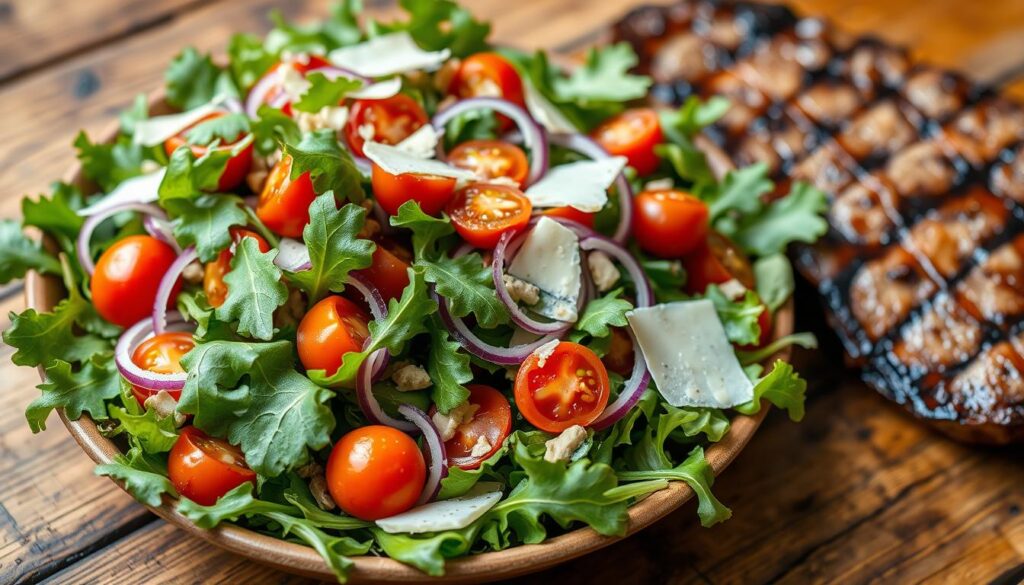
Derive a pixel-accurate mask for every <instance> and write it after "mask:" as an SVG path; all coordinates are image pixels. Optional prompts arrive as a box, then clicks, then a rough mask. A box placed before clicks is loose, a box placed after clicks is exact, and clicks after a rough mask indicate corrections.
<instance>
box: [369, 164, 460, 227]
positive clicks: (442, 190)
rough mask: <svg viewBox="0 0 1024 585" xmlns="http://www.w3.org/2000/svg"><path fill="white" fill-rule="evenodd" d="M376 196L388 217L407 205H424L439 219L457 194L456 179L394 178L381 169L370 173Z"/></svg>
mask: <svg viewBox="0 0 1024 585" xmlns="http://www.w3.org/2000/svg"><path fill="white" fill-rule="evenodd" d="M370 176H371V180H372V182H373V196H374V197H376V198H377V203H379V204H380V206H381V208H382V209H383V210H384V211H386V212H387V213H388V215H397V214H398V208H399V207H401V206H402V204H403V203H405V202H406V201H415V202H417V203H419V204H420V208H421V209H422V210H423V213H426V214H428V215H437V214H438V213H440V212H441V210H442V209H444V206H445V204H447V203H448V200H449V199H451V198H452V193H454V192H455V179H453V178H451V177H438V176H436V175H421V174H419V173H403V174H400V175H392V174H391V173H389V172H387V171H385V170H384V169H382V168H380V167H379V166H377V165H373V171H372V172H371V173H370Z"/></svg>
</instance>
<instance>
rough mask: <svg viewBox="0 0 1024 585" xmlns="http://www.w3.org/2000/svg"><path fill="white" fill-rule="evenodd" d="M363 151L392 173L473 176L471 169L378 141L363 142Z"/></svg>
mask: <svg viewBox="0 0 1024 585" xmlns="http://www.w3.org/2000/svg"><path fill="white" fill-rule="evenodd" d="M363 153H365V154H366V158H368V159H370V160H371V161H373V162H374V163H375V164H376V165H377V166H379V167H380V168H381V169H383V170H384V171H386V172H388V173H390V174H392V175H404V174H406V173H415V174H417V175H433V176H435V177H451V178H453V179H465V180H467V181H468V180H472V179H473V178H474V176H475V175H474V174H473V172H472V171H467V170H466V169H459V168H456V167H453V166H451V165H449V164H447V163H443V162H441V161H439V160H433V159H427V158H421V157H419V156H416V155H414V154H410V153H408V152H406V151H405V150H403V149H401V148H399V147H397V146H390V145H388V144H381V143H379V142H367V143H366V144H364V145H363Z"/></svg>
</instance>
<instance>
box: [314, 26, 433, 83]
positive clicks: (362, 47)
mask: <svg viewBox="0 0 1024 585" xmlns="http://www.w3.org/2000/svg"><path fill="white" fill-rule="evenodd" d="M450 55H451V51H449V50H448V49H442V50H440V51H424V50H423V49H421V48H420V46H419V45H417V44H416V41H414V40H413V38H412V36H410V35H409V33H408V32H396V33H391V34H386V35H381V36H379V37H374V38H372V39H370V40H368V41H366V42H363V43H359V44H357V45H350V46H348V47H342V48H340V49H335V50H333V51H331V53H330V55H328V58H329V59H330V61H331V62H332V63H334V64H335V65H337V66H338V67H343V68H345V69H349V70H351V71H355V72H356V73H358V74H359V75H365V76H366V77H385V76H388V75H394V74H396V73H408V72H409V71H417V70H433V69H436V68H437V67H439V66H440V65H441V64H442V63H444V61H445V60H446V59H447V58H448V57H449V56H450Z"/></svg>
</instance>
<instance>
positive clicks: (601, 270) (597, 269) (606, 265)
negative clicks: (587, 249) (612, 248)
mask: <svg viewBox="0 0 1024 585" xmlns="http://www.w3.org/2000/svg"><path fill="white" fill-rule="evenodd" d="M587 268H589V269H590V277H591V278H592V279H593V281H594V286H596V287H597V290H598V292H605V291H607V290H611V288H612V287H613V286H615V283H616V282H618V281H619V278H621V277H622V274H620V273H619V269H618V268H616V267H615V263H613V262H612V259H611V258H609V257H608V254H605V253H604V252H601V251H599V250H595V251H593V252H591V253H590V254H587Z"/></svg>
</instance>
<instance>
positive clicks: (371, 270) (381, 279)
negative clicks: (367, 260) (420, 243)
mask: <svg viewBox="0 0 1024 585" xmlns="http://www.w3.org/2000/svg"><path fill="white" fill-rule="evenodd" d="M355 273H356V274H359V275H360V276H362V277H364V278H366V280H369V281H370V284H372V285H373V286H375V287H377V290H378V291H380V295H381V296H382V297H384V300H385V301H390V300H391V299H397V298H400V297H401V296H402V291H404V290H405V287H407V286H409V264H408V263H407V262H405V261H404V260H402V259H401V258H399V257H398V256H395V255H394V254H392V253H391V252H389V251H388V250H386V249H385V248H384V246H381V245H380V244H377V249H376V250H374V251H373V263H372V264H370V265H369V266H368V267H366V268H363V269H362V270H356V271H355Z"/></svg>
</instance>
